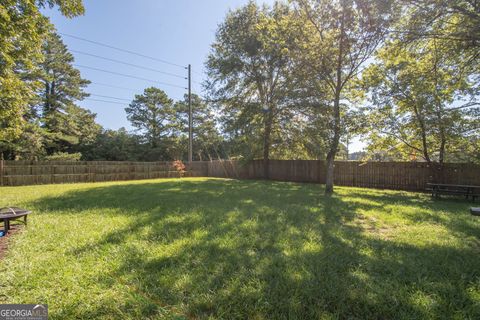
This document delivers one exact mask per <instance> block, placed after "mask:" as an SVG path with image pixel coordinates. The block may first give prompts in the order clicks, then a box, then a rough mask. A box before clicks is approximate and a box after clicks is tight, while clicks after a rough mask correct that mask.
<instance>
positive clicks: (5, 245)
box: [0, 225, 23, 260]
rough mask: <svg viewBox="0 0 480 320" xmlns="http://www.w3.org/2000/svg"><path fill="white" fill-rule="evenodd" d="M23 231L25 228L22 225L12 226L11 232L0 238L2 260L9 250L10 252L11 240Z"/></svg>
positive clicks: (0, 256)
mask: <svg viewBox="0 0 480 320" xmlns="http://www.w3.org/2000/svg"><path fill="white" fill-rule="evenodd" d="M22 230H23V226H21V225H12V226H10V230H9V231H8V233H7V234H6V235H5V236H3V237H0V260H2V259H3V257H5V255H6V253H7V250H8V243H9V242H10V238H12V237H14V236H15V234H17V233H19V232H21V231H22Z"/></svg>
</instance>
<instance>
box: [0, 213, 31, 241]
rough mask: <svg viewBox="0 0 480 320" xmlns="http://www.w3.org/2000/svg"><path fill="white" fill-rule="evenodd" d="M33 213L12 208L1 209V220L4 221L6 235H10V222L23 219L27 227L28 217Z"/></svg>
mask: <svg viewBox="0 0 480 320" xmlns="http://www.w3.org/2000/svg"><path fill="white" fill-rule="evenodd" d="M30 213H31V211H28V210H25V209H22V208H17V207H11V208H1V209H0V220H2V221H3V230H4V234H5V235H6V234H7V233H8V230H10V221H12V220H17V219H20V218H22V217H23V223H24V224H25V225H27V216H28V215H29V214H30Z"/></svg>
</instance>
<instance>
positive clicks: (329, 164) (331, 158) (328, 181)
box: [325, 92, 340, 195]
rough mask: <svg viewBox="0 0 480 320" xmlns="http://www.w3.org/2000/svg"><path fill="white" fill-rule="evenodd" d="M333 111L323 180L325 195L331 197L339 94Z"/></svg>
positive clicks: (338, 128)
mask: <svg viewBox="0 0 480 320" xmlns="http://www.w3.org/2000/svg"><path fill="white" fill-rule="evenodd" d="M333 109H334V117H335V118H334V121H335V122H334V125H333V140H332V144H331V145H330V150H329V151H328V154H327V174H326V178H325V195H331V194H332V193H333V175H334V162H335V156H336V155H337V150H338V144H339V143H340V92H338V93H337V94H336V95H335V101H334V105H333Z"/></svg>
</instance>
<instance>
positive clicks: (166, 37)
mask: <svg viewBox="0 0 480 320" xmlns="http://www.w3.org/2000/svg"><path fill="white" fill-rule="evenodd" d="M247 2H248V0H221V1H220V0H201V1H200V0H138V1H127V0H101V1H98V0H97V1H95V0H84V4H85V8H86V13H85V15H84V16H81V17H77V18H74V19H66V18H65V17H63V16H61V14H60V13H59V12H58V11H57V10H56V9H53V10H46V11H45V13H46V14H47V15H48V16H49V17H50V18H51V21H52V22H53V24H54V25H55V26H56V28H57V30H58V32H60V33H62V37H63V40H64V42H65V44H66V45H67V46H68V48H69V49H70V50H71V51H73V52H72V53H73V54H74V56H75V63H76V64H77V65H79V66H77V68H78V69H80V70H81V72H82V75H83V77H84V78H86V79H89V80H91V81H92V84H91V85H90V86H89V87H88V89H87V91H88V92H89V93H91V94H92V96H91V97H90V98H88V99H86V100H85V101H82V102H80V103H79V104H80V105H81V106H82V107H84V108H88V109H90V110H92V111H93V112H95V113H96V114H97V121H98V122H99V123H100V124H101V125H103V126H104V127H105V128H109V129H118V128H120V127H126V128H127V129H131V126H130V125H129V122H128V120H127V118H126V114H125V111H124V108H125V106H126V105H127V104H128V101H131V100H132V98H133V96H134V95H135V94H136V93H141V92H142V91H143V89H144V88H146V87H149V86H156V87H159V88H161V89H163V90H164V91H165V92H167V94H168V95H169V96H170V97H171V98H172V99H175V100H178V99H181V98H182V97H183V95H184V94H185V93H186V90H185V89H183V88H177V87H173V86H167V85H162V84H160V83H155V82H149V81H144V80H139V79H132V78H127V77H123V76H119V75H113V74H109V73H104V72H100V71H97V70H92V69H88V68H86V67H90V68H97V69H104V70H108V71H113V72H117V73H122V74H127V75H132V76H135V77H140V78H145V79H149V80H154V81H158V82H164V83H168V84H172V85H175V86H180V87H186V86H187V81H186V80H185V79H182V78H181V77H182V76H186V70H185V69H184V68H181V67H178V66H172V65H168V64H164V63H161V62H159V61H154V60H151V59H147V58H142V57H139V56H135V55H130V54H128V53H125V52H119V51H116V50H112V49H109V48H106V47H101V46H97V45H95V44H92V43H89V42H85V41H81V40H78V39H75V38H72V37H69V36H66V34H68V35H72V36H76V37H81V38H84V39H88V40H91V41H96V42H101V43H104V44H107V45H111V46H115V47H118V48H122V49H126V50H130V51H135V52H138V53H142V54H144V55H147V56H151V57H155V58H157V59H162V60H166V61H169V62H173V63H174V64H178V65H182V66H183V65H185V66H186V65H188V64H191V65H192V70H193V73H192V78H193V80H194V81H195V82H194V83H193V84H192V86H193V92H196V93H201V92H200V90H201V86H200V85H199V83H201V82H202V80H203V76H202V74H203V64H204V62H205V59H206V57H207V55H208V53H209V51H210V45H211V43H212V42H213V41H214V38H215V31H216V29H217V26H218V24H219V23H221V22H222V21H223V19H224V18H225V15H226V14H227V12H228V10H229V9H234V8H237V7H239V6H241V5H243V4H245V3H247ZM259 2H266V3H273V0H266V1H259ZM80 52H83V53H80ZM85 53H87V54H93V55H98V56H103V57H108V58H110V59H116V60H121V61H125V62H128V63H131V64H136V65H140V66H143V67H147V68H151V69H155V70H157V71H163V72H167V73H172V74H175V75H178V76H180V77H173V76H170V75H165V74H161V73H158V72H155V71H150V70H145V69H139V68H135V67H132V66H126V65H122V64H118V63H114V62H111V61H106V60H102V59H98V58H95V57H92V56H89V55H86V54H85ZM104 84H107V85H111V86H116V87H122V88H113V87H108V86H105V85H104ZM101 96H109V97H115V98H118V99H113V98H106V97H101ZM92 99H96V100H105V101H111V102H114V103H107V102H100V101H93V100H92ZM360 148H361V144H360V143H359V142H358V141H355V142H354V144H353V146H351V149H352V151H356V150H358V149H360Z"/></svg>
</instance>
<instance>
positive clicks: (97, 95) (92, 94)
mask: <svg viewBox="0 0 480 320" xmlns="http://www.w3.org/2000/svg"><path fill="white" fill-rule="evenodd" d="M89 94H90V95H91V96H95V97H101V98H109V99H116V100H124V101H129V102H130V101H132V100H131V99H124V98H117V97H112V96H104V95H101V94H95V93H89Z"/></svg>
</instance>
